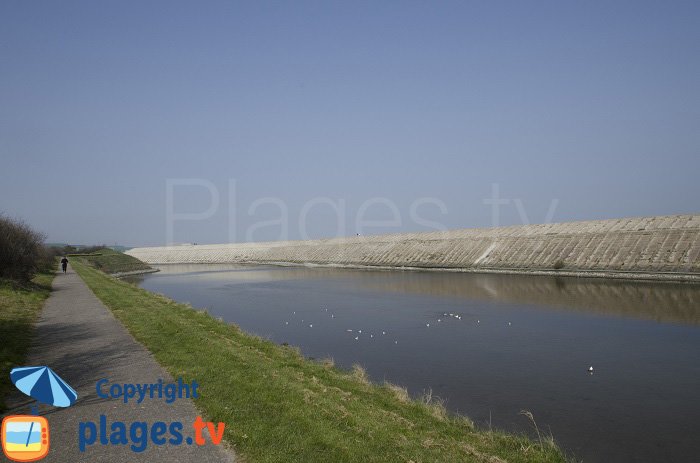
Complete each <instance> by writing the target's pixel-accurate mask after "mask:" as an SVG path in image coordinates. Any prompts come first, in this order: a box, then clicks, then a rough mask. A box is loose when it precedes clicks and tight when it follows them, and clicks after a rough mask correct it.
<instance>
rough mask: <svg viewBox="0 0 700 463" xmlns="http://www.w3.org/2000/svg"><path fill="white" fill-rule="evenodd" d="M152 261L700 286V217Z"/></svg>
mask: <svg viewBox="0 0 700 463" xmlns="http://www.w3.org/2000/svg"><path fill="white" fill-rule="evenodd" d="M127 254H129V255H131V256H134V257H136V258H138V259H140V260H142V261H144V262H147V263H149V264H171V263H267V264H281V263H287V264H298V265H299V264H301V265H304V264H316V265H337V266H352V267H386V268H418V269H444V270H456V271H473V272H507V273H532V274H549V273H555V274H557V275H564V276H582V275H583V276H599V277H617V278H641V279H660V280H665V279H667V280H685V281H700V215H676V216H660V217H640V218H629V219H613V220H597V221H584V222H566V223H556V224H543V225H523V226H511V227H499V228H481V229H478V228H475V229H463V230H451V231H438V232H429V233H401V234H391V235H378V236H361V237H351V238H332V239H325V240H306V241H276V242H267V243H236V244H216V245H181V246H164V247H147V248H134V249H131V250H130V251H128V252H127Z"/></svg>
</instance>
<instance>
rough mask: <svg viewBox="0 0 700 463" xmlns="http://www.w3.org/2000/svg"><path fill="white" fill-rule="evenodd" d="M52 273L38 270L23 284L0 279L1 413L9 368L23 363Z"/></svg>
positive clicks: (7, 388)
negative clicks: (30, 279)
mask: <svg viewBox="0 0 700 463" xmlns="http://www.w3.org/2000/svg"><path fill="white" fill-rule="evenodd" d="M54 276H55V274H54V273H53V272H52V273H41V274H38V275H37V276H35V277H34V279H33V280H32V281H31V282H30V283H25V284H19V283H16V282H13V281H9V280H0V413H1V412H3V411H4V410H5V398H6V397H7V393H8V392H9V391H10V388H11V386H12V383H11V382H10V370H12V368H14V367H17V366H22V365H23V364H24V360H25V358H26V355H27V350H28V349H29V344H30V342H31V338H32V334H33V332H34V323H35V322H36V319H37V317H38V316H39V313H40V312H41V307H42V306H43V304H44V301H45V300H46V298H47V297H48V296H49V293H50V292H51V281H52V280H53V277H54Z"/></svg>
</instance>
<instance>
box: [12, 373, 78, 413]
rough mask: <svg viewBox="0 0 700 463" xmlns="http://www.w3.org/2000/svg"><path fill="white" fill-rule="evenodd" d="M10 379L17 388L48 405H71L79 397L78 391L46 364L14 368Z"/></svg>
mask: <svg viewBox="0 0 700 463" xmlns="http://www.w3.org/2000/svg"><path fill="white" fill-rule="evenodd" d="M10 379H11V380H12V383H13V384H14V385H15V387H16V388H17V389H19V390H20V391H22V392H23V393H25V394H26V395H28V396H29V397H31V398H33V399H35V400H36V401H38V402H41V403H44V404H47V405H53V406H54V407H70V406H71V405H73V404H74V403H75V401H76V400H77V399H78V393H77V392H75V390H74V389H73V388H72V387H70V386H69V385H68V383H67V382H65V381H63V380H62V379H61V377H60V376H58V375H57V374H56V373H54V371H53V370H52V369H51V368H49V367H46V366H43V367H21V368H14V369H13V370H12V371H11V372H10Z"/></svg>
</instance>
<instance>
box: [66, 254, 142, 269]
mask: <svg viewBox="0 0 700 463" xmlns="http://www.w3.org/2000/svg"><path fill="white" fill-rule="evenodd" d="M69 257H70V259H69V260H70V261H71V263H72V261H74V260H76V259H80V260H84V261H85V262H87V263H88V264H90V265H91V266H93V267H95V268H96V269H98V270H101V271H103V272H105V273H110V274H114V273H125V272H134V271H139V270H151V266H149V265H148V264H146V263H144V262H141V261H140V260H138V259H137V258H135V257H131V256H130V255H127V254H124V253H123V252H118V251H113V250H111V249H107V248H105V249H100V250H99V251H96V252H94V253H92V254H79V255H74V256H69Z"/></svg>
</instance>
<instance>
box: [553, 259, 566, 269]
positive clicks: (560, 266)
mask: <svg viewBox="0 0 700 463" xmlns="http://www.w3.org/2000/svg"><path fill="white" fill-rule="evenodd" d="M552 268H554V270H560V269H563V268H564V261H563V260H561V259H559V260H557V261H556V262H554V265H553V266H552Z"/></svg>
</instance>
